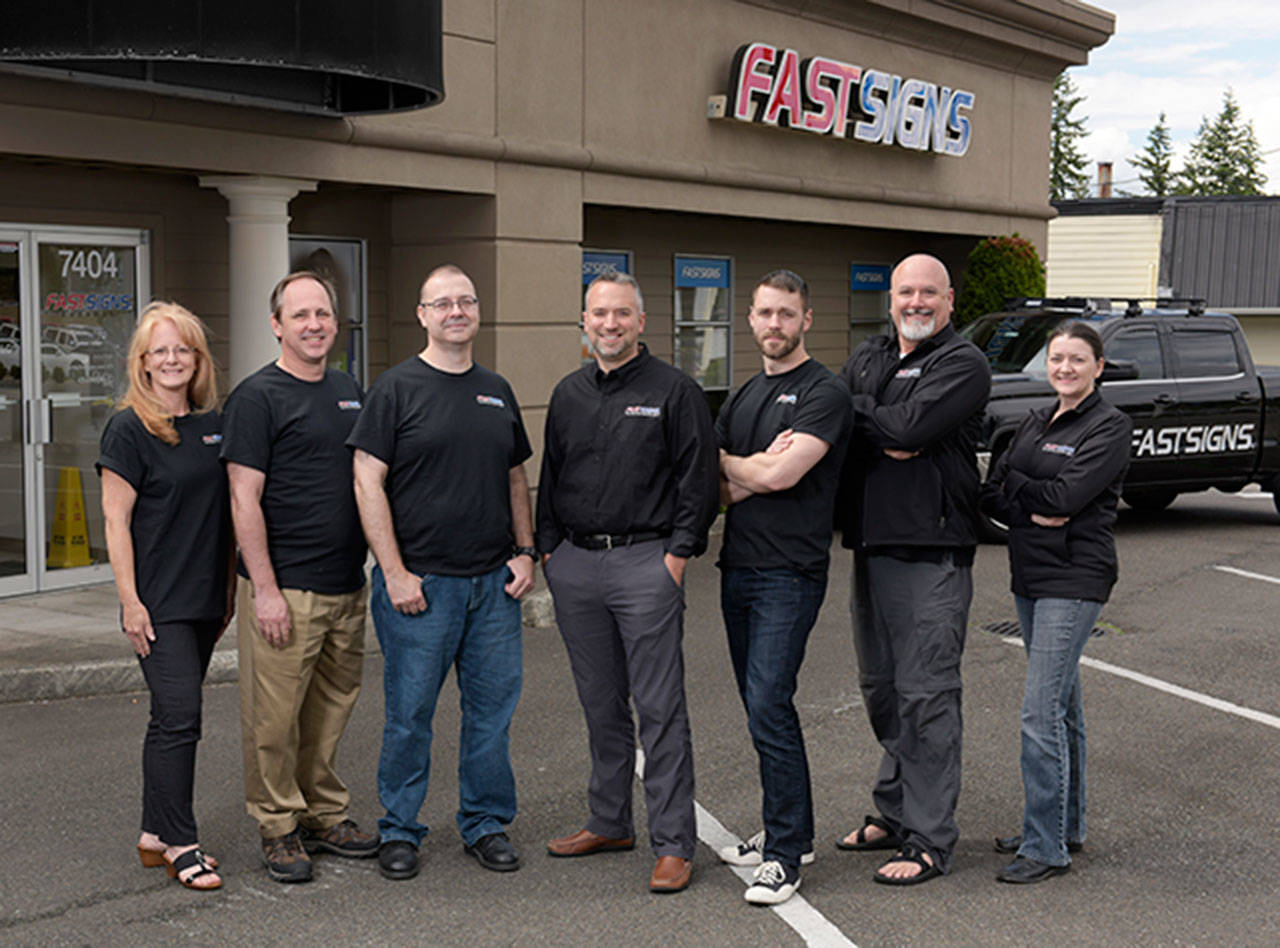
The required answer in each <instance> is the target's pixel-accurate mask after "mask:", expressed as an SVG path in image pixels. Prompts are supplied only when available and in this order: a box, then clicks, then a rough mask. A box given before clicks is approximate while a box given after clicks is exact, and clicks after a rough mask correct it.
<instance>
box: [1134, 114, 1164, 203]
mask: <svg viewBox="0 0 1280 948" xmlns="http://www.w3.org/2000/svg"><path fill="white" fill-rule="evenodd" d="M1172 159H1173V141H1172V139H1171V138H1170V137H1169V126H1168V125H1166V124H1165V114H1164V113H1163V112H1161V113H1160V118H1159V120H1157V122H1156V124H1155V125H1154V126H1153V127H1152V129H1151V131H1150V132H1148V133H1147V146H1146V148H1144V149H1143V150H1142V154H1140V155H1135V156H1134V157H1133V158H1130V159H1129V163H1130V164H1131V165H1133V166H1134V167H1135V168H1140V169H1141V171H1139V173H1138V180H1139V181H1141V182H1142V186H1143V187H1144V188H1146V189H1147V193H1148V194H1150V195H1153V196H1154V197H1165V196H1166V195H1168V194H1169V193H1171V192H1172V191H1173V184H1174V180H1173V179H1174V175H1173V168H1172V167H1171V162H1172Z"/></svg>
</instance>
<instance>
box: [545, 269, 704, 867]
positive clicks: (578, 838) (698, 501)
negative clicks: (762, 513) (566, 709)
mask: <svg viewBox="0 0 1280 948" xmlns="http://www.w3.org/2000/svg"><path fill="white" fill-rule="evenodd" d="M582 318H583V325H584V328H585V329H586V332H587V338H588V340H589V341H590V343H591V348H592V351H593V353H594V355H595V364H593V365H586V366H584V367H583V368H581V369H579V370H578V371H576V372H574V373H572V374H571V375H569V376H567V377H566V378H564V379H563V380H562V381H561V382H560V384H559V385H557V386H556V389H555V392H554V393H553V394H552V396H551V405H550V407H549V408H548V410H547V425H546V438H545V443H544V446H543V456H542V476H541V479H540V483H539V485H538V532H537V540H538V548H539V549H540V550H541V551H542V552H543V557H544V560H543V569H544V570H545V571H546V574H547V583H548V585H549V586H550V587H551V594H552V596H553V597H554V599H555V606H556V620H557V622H558V623H559V626H560V632H561V634H562V635H563V637H564V642H565V648H566V650H567V651H568V653H569V664H570V666H571V668H572V669H573V677H574V682H575V683H576V685H577V688H578V697H579V699H580V700H581V702H582V710H583V712H584V713H585V714H586V718H587V731H588V738H589V745H590V750H591V781H590V784H589V786H588V791H587V795H588V804H589V807H590V811H591V816H590V819H589V820H588V821H587V825H586V827H585V828H584V829H582V830H581V831H579V832H577V833H575V834H573V835H571V836H567V837H564V838H562V839H554V840H552V841H551V842H550V843H548V846H547V848H548V850H549V851H550V852H551V854H552V855H553V856H584V855H588V854H591V853H596V852H601V851H605V850H609V849H629V848H631V847H632V846H633V845H634V843H635V829H634V824H633V822H632V815H631V774H632V771H633V770H634V768H635V729H634V727H633V725H632V722H631V710H630V708H629V706H628V698H629V697H630V698H631V699H632V700H634V702H635V706H636V712H637V716H638V717H639V721H640V740H641V742H642V744H643V746H644V751H645V772H644V787H645V803H646V805H647V807H648V812H649V842H650V845H651V846H652V848H653V852H654V854H655V855H656V856H657V857H658V863H657V865H656V867H655V868H654V871H653V876H652V877H651V878H650V880H649V885H650V888H651V889H653V890H654V891H658V892H675V891H679V890H680V889H683V888H684V887H685V886H687V885H688V884H689V877H690V867H691V865H692V859H693V850H694V846H695V844H696V842H697V830H696V826H695V822H694V814H693V749H692V743H691V740H690V737H689V718H688V713H687V711H686V709H685V694H684V657H683V654H682V652H681V641H682V639H683V636H684V588H683V580H684V568H685V564H686V563H687V562H688V559H689V557H691V556H697V555H698V554H700V553H702V552H703V550H705V549H706V546H707V528H708V527H709V526H710V524H711V521H712V520H713V519H714V518H715V515H716V509H717V506H718V481H717V472H716V445H715V436H714V434H713V432H712V428H711V413H710V411H709V410H708V408H707V402H706V398H705V397H704V396H703V394H702V392H701V390H700V389H699V388H698V387H697V385H696V384H694V382H693V380H692V379H690V378H689V377H688V376H687V375H685V374H684V373H683V372H681V371H679V370H678V369H676V368H674V367H672V366H670V365H668V364H667V363H665V362H661V361H659V360H658V359H655V358H653V357H652V356H651V355H649V351H648V349H647V348H645V346H643V345H642V344H641V343H640V342H639V337H640V333H641V332H642V331H643V330H644V304H643V300H642V299H641V295H640V288H639V287H638V286H637V285H636V282H635V280H634V279H632V278H631V277H630V276H627V275H626V274H617V273H612V274H607V275H604V276H601V277H598V278H597V279H596V280H595V282H593V283H592V284H591V286H590V288H589V289H588V290H587V308H586V311H585V312H584V313H583V317H582Z"/></svg>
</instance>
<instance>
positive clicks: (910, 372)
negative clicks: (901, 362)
mask: <svg viewBox="0 0 1280 948" xmlns="http://www.w3.org/2000/svg"><path fill="white" fill-rule="evenodd" d="M894 378H899V379H918V378H920V366H918V365H913V366H912V367H911V368H909V369H899V370H898V374H897V375H895V376H894Z"/></svg>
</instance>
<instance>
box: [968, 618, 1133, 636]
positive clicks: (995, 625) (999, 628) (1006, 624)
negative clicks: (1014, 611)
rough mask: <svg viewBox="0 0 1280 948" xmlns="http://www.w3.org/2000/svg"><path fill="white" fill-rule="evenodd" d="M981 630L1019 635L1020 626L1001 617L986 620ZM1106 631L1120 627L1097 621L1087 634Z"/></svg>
mask: <svg viewBox="0 0 1280 948" xmlns="http://www.w3.org/2000/svg"><path fill="white" fill-rule="evenodd" d="M982 631H983V632H990V633H991V634H992V635H1021V634H1022V627H1021V626H1020V625H1019V624H1018V620H1017V619H1001V620H999V621H998V622H988V623H987V624H986V625H984V626H982ZM1108 632H1115V633H1116V634H1119V633H1120V629H1119V627H1117V626H1114V625H1112V624H1111V623H1110V622H1099V623H1097V624H1096V625H1094V627H1093V629H1092V630H1091V631H1090V632H1089V634H1090V635H1091V636H1099V635H1106V634H1107V633H1108Z"/></svg>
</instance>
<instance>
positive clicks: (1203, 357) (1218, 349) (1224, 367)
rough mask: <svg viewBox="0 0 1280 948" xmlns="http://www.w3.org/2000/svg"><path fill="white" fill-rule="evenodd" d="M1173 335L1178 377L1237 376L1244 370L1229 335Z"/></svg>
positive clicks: (1192, 331) (1185, 331)
mask: <svg viewBox="0 0 1280 948" xmlns="http://www.w3.org/2000/svg"><path fill="white" fill-rule="evenodd" d="M1172 335H1173V355H1174V364H1175V366H1176V372H1177V375H1178V377H1179V378H1184V379H1186V378H1205V377H1213V376H1221V375H1235V374H1237V373H1238V372H1240V371H1242V366H1241V365H1240V355H1239V353H1237V352H1236V341H1235V338H1234V336H1233V335H1232V334H1231V333H1230V332H1224V331H1222V330H1214V329H1180V330H1176V331H1174V333H1173V334H1172Z"/></svg>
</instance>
